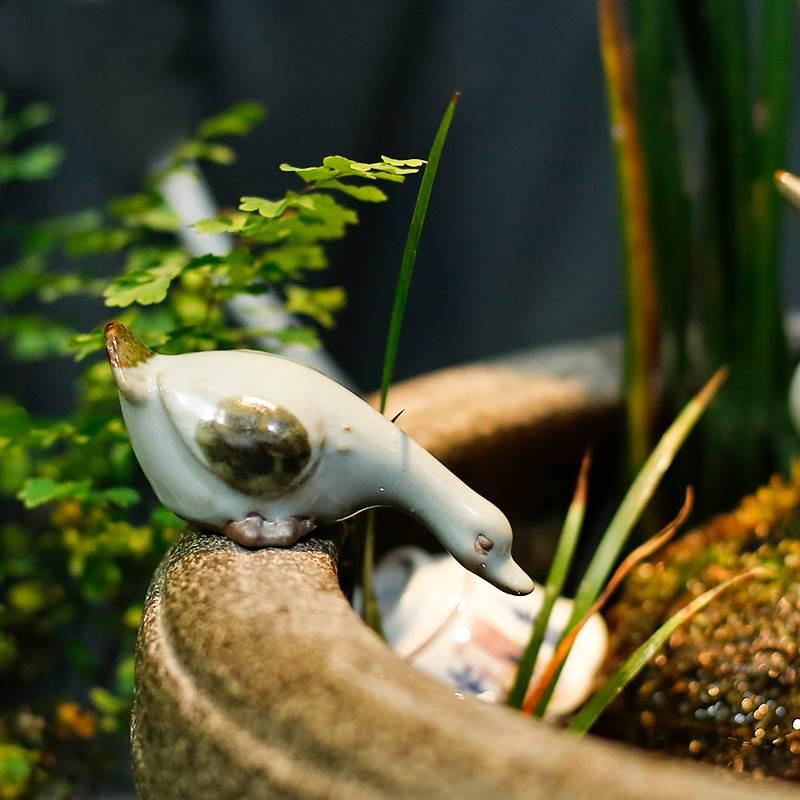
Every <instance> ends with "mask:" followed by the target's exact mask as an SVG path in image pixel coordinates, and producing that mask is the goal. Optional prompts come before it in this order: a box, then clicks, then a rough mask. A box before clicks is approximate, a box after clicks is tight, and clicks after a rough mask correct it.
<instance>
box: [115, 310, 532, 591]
mask: <svg viewBox="0 0 800 800" xmlns="http://www.w3.org/2000/svg"><path fill="white" fill-rule="evenodd" d="M105 336H106V349H107V352H108V357H109V361H110V363H111V367H112V370H113V373H114V377H115V379H116V382H117V386H118V387H119V393H120V402H121V405H122V413H123V416H124V417H125V422H126V424H127V426H128V432H129V434H130V438H131V443H132V445H133V449H134V452H135V453H136V457H137V458H138V460H139V463H140V464H141V467H142V469H143V470H144V473H145V475H146V476H147V478H148V480H149V481H150V483H151V485H152V487H153V489H154V491H155V493H156V495H157V496H158V498H159V500H161V502H162V503H163V504H164V505H165V506H167V507H168V508H169V509H171V510H172V511H173V512H175V513H176V514H177V515H178V516H180V517H182V518H184V519H186V520H189V521H192V522H195V523H197V524H200V525H203V526H205V527H207V528H211V529H213V530H217V531H221V532H223V533H224V534H225V535H226V536H228V537H229V538H231V539H233V540H234V541H236V542H238V543H239V544H242V545H244V546H248V547H265V546H277V547H284V546H289V545H291V544H293V543H295V542H296V541H297V540H298V539H300V538H301V537H302V536H304V535H305V534H307V533H309V532H310V531H312V530H313V529H314V528H316V527H317V526H319V525H325V524H328V523H332V522H335V521H338V520H342V519H346V518H347V517H349V516H352V515H353V514H354V513H356V512H358V511H361V510H363V509H365V508H370V507H373V506H391V507H394V508H397V509H400V510H402V511H405V512H407V513H409V514H411V515H412V516H414V517H416V518H417V519H419V520H420V521H421V522H422V523H423V524H424V525H426V526H427V527H428V528H429V529H430V530H431V531H432V532H433V533H434V535H435V536H436V537H437V538H438V539H439V540H440V541H441V543H442V544H443V545H444V547H445V548H446V549H447V550H448V551H449V552H450V553H452V555H453V556H454V557H455V558H456V559H457V560H458V561H459V562H460V563H461V564H462V565H463V566H464V567H466V568H467V569H468V570H470V571H472V572H474V573H476V574H478V575H480V576H481V577H482V578H485V579H486V580H487V581H489V582H490V583H492V584H494V585H495V586H497V587H498V588H500V589H502V590H504V591H506V592H509V593H513V594H519V595H524V594H528V593H530V592H531V591H532V590H533V583H532V581H531V579H530V578H529V577H528V576H527V575H526V574H525V573H524V572H523V571H522V569H521V568H520V567H519V566H518V565H517V564H516V563H515V562H514V560H513V559H512V557H511V543H512V532H511V526H510V524H509V522H508V520H507V519H506V517H505V516H504V515H503V513H502V512H501V511H500V510H499V509H498V508H496V507H495V506H494V505H492V504H491V503H490V502H488V501H487V500H485V499H484V498H483V497H481V496H480V495H479V494H477V493H476V492H474V491H473V490H472V489H470V488H469V487H468V486H467V485H466V484H464V483H463V482H462V481H461V480H459V479H458V478H457V477H456V476H455V475H453V474H452V473H451V472H450V471H449V470H447V469H446V468H445V467H444V466H443V465H442V464H441V463H439V461H437V460H436V459H435V458H434V457H433V456H432V455H431V454H430V453H428V452H427V451H426V450H425V449H423V448H422V447H420V446H419V445H418V444H416V443H415V442H414V441H413V440H412V439H411V438H409V437H408V436H407V435H406V434H405V433H403V431H402V430H400V428H398V427H397V426H396V425H394V424H393V423H392V422H391V421H389V420H388V419H386V418H385V417H384V416H383V415H381V414H379V413H378V412H377V411H376V410H375V409H373V408H372V407H371V406H369V405H368V404H367V403H365V402H364V401H363V400H361V399H360V398H359V397H358V396H357V395H355V394H353V393H352V392H350V391H349V390H347V389H345V388H344V387H343V386H340V385H339V384H337V383H336V382H334V381H332V380H331V379H329V378H327V377H325V376H324V375H322V374H321V373H319V372H317V371H316V370H313V369H311V368H309V367H306V366H304V365H302V364H299V363H297V362H294V361H291V360H289V359H286V358H281V357H279V356H274V355H270V354H267V353H261V352H255V351H250V350H232V351H224V352H201V353H188V354H185V355H178V356H166V355H160V354H157V353H154V352H152V351H151V350H149V349H148V348H147V347H145V346H144V345H143V344H142V343H141V342H140V341H139V340H138V339H137V338H136V337H135V336H134V335H133V333H131V331H129V330H128V329H127V328H126V327H125V326H124V325H121V324H120V323H118V322H112V323H110V324H109V325H108V326H107V327H106V332H105Z"/></svg>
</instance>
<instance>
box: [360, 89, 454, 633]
mask: <svg viewBox="0 0 800 800" xmlns="http://www.w3.org/2000/svg"><path fill="white" fill-rule="evenodd" d="M460 99H461V92H454V93H453V96H452V97H451V98H450V102H449V103H448V104H447V108H446V109H445V112H444V116H443V117H442V121H441V122H440V123H439V129H438V130H437V131H436V136H435V137H434V139H433V144H432V145H431V151H430V154H429V155H428V166H427V167H426V168H425V172H424V173H423V176H422V182H421V183H420V187H419V192H418V193H417V202H416V204H415V206H414V213H413V214H412V216H411V223H410V224H409V227H408V236H407V237H406V244H405V248H404V249H403V258H402V261H401V263H400V276H399V278H398V280H397V287H396V289H395V293H394V303H393V305H392V317H391V320H390V322H389V335H388V337H387V340H386V353H385V354H384V357H383V371H382V373H381V400H380V412H381V414H383V413H384V412H385V411H386V399H387V397H388V396H389V386H391V383H392V376H393V375H394V367H395V364H396V362H397V351H398V349H399V347H400V333H401V332H402V329H403V317H404V316H405V310H406V303H407V301H408V291H409V289H410V287H411V277H412V275H413V274H414V264H415V262H416V260H417V251H418V250H419V242H420V238H421V237H422V229H423V227H424V225H425V217H426V215H427V213H428V204H429V203H430V199H431V192H432V191H433V184H434V183H435V181H436V173H437V172H438V170H439V161H440V160H441V157H442V151H443V150H444V145H445V142H446V141H447V134H448V132H449V130H450V124H451V123H452V121H453V115H454V114H455V111H456V106H457V105H458V101H459V100H460ZM366 516H367V522H366V528H365V532H364V557H363V559H364V560H363V561H362V564H361V582H362V588H363V590H364V621H365V622H366V623H367V624H368V625H369V626H370V627H371V628H372V629H373V630H374V631H375V632H376V633H379V634H381V635H382V627H383V626H382V624H381V619H380V608H379V607H378V601H377V599H376V597H375V587H374V581H373V570H374V553H375V513H374V512H373V511H368V512H367V515H366Z"/></svg>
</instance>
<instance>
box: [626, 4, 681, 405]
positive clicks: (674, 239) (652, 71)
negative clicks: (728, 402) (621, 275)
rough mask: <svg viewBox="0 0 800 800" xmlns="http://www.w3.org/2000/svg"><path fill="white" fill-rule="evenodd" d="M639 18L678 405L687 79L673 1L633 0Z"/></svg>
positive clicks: (669, 380) (642, 89)
mask: <svg viewBox="0 0 800 800" xmlns="http://www.w3.org/2000/svg"><path fill="white" fill-rule="evenodd" d="M633 18H634V40H633V46H634V57H635V72H636V75H635V77H636V80H637V90H638V118H639V126H640V132H641V139H642V150H643V152H644V158H645V167H646V171H647V179H648V192H649V198H650V215H651V218H650V224H651V231H652V237H653V246H654V254H655V255H654V263H655V274H656V281H657V286H658V292H659V298H660V301H661V303H660V311H661V312H662V324H663V333H664V344H665V348H664V352H663V354H662V359H663V368H664V392H665V395H666V399H667V402H668V404H669V409H670V413H672V412H673V411H674V410H676V409H678V408H680V407H681V406H682V405H683V404H684V403H685V402H686V400H687V399H688V396H689V356H688V352H687V333H688V325H689V315H690V296H691V263H692V221H691V205H690V202H689V196H688V194H687V190H686V177H685V174H684V173H685V166H686V165H685V160H686V159H685V153H684V141H683V139H682V136H681V134H682V131H681V130H680V127H681V126H680V122H682V121H683V120H680V119H679V115H678V106H677V95H678V92H679V90H680V89H681V88H684V89H685V88H686V87H683V86H682V84H681V81H680V74H679V70H678V58H677V49H678V48H677V44H678V26H677V22H678V19H677V16H676V8H675V4H674V3H673V2H671V1H670V2H661V1H660V0H656V2H652V0H634V2H633ZM681 96H683V95H681Z"/></svg>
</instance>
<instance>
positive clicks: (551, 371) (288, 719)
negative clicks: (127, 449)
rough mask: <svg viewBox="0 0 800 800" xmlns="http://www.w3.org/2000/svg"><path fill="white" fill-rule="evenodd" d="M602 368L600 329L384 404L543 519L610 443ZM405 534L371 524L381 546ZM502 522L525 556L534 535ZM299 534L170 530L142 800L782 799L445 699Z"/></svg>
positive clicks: (319, 545)
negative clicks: (586, 461)
mask: <svg viewBox="0 0 800 800" xmlns="http://www.w3.org/2000/svg"><path fill="white" fill-rule="evenodd" d="M618 364H619V347H618V345H617V344H616V343H615V342H613V341H610V342H609V341H605V342H599V343H592V344H591V345H589V346H585V345H582V346H576V347H566V348H557V349H554V350H552V351H545V352H538V353H535V354H533V355H531V354H522V355H519V356H515V357H512V358H508V359H504V360H502V361H501V362H493V363H487V364H479V365H475V366H470V367H464V368H455V369H449V370H444V371H442V372H439V373H434V374H432V375H428V376H423V377H422V378H417V379H414V380H412V381H409V382H407V383H405V384H400V385H398V386H397V387H396V388H395V389H393V391H392V393H391V395H390V409H389V411H390V413H392V414H393V413H396V412H397V411H399V410H400V409H405V412H404V414H403V415H402V417H401V418H400V420H399V421H398V424H400V425H401V426H402V427H403V428H404V430H406V431H407V432H408V433H409V434H410V435H411V436H413V437H414V438H415V439H417V441H419V442H420V443H421V444H422V445H424V446H425V447H427V448H428V449H430V450H431V451H432V452H433V453H434V454H435V455H436V456H437V457H438V458H440V459H441V460H442V461H444V462H445V463H446V464H447V465H448V466H450V467H451V468H452V469H454V470H455V471H456V472H457V473H458V474H459V475H460V476H461V477H462V478H464V479H465V480H466V481H467V482H469V483H470V484H471V485H473V486H474V487H475V488H476V489H478V490H479V491H481V492H483V493H485V494H486V495H487V496H488V497H489V498H490V499H492V500H494V501H496V502H498V503H500V504H501V506H502V507H503V508H504V510H507V511H508V512H509V515H510V516H511V518H512V521H514V520H515V519H540V518H541V519H545V518H547V516H548V514H550V515H557V516H560V515H561V514H562V513H563V510H564V508H565V502H566V499H567V498H568V496H569V493H570V491H571V486H572V483H573V481H574V477H575V471H576V467H577V464H578V461H579V459H580V455H581V453H582V451H583V449H584V447H585V446H586V444H587V443H588V442H590V441H591V442H593V443H594V444H595V448H596V452H597V453H598V455H601V454H602V453H603V452H605V451H608V450H610V449H613V443H614V442H615V441H617V440H618V438H619V437H618V436H617V432H618V427H617V423H618V419H619V400H618V396H617V386H618V381H619V374H618V366H617V365H618ZM595 472H596V473H598V474H599V478H598V480H601V479H602V469H600V470H598V469H597V466H596V469H595ZM412 527H413V526H412ZM404 530H405V529H404V527H403V524H402V523H398V521H397V520H396V519H395V520H389V521H388V522H387V524H386V526H382V527H381V529H380V534H379V535H380V536H381V539H382V544H383V545H384V547H386V546H389V545H391V546H394V545H397V544H401V543H404V539H403V536H404V533H403V531H404ZM519 530H520V531H521V534H519V533H518V536H517V542H516V547H517V549H518V550H519V551H520V552H519V553H518V555H519V558H520V560H521V561H522V563H523V564H524V563H526V561H528V562H530V561H531V560H535V555H536V552H537V548H538V547H539V545H538V544H537V541H536V539H537V537H536V533H537V530H538V528H537V527H536V526H529V527H528V528H524V527H521V528H520V529H519ZM317 533H318V535H316V536H314V537H312V538H308V539H306V540H304V541H301V542H300V543H298V544H297V545H296V546H294V547H292V548H289V549H264V550H257V551H254V550H247V549H245V548H242V547H240V546H238V545H236V544H234V543H232V542H230V541H228V540H226V539H224V538H222V537H220V536H217V535H213V534H209V533H204V532H200V531H198V530H193V529H188V530H187V531H186V532H185V533H184V535H183V536H182V538H181V539H180V541H179V542H178V543H177V544H176V545H175V546H174V547H173V548H172V550H171V551H170V552H169V553H168V555H167V556H166V558H165V560H164V562H163V563H162V564H161V566H160V568H159V570H158V571H157V573H156V575H155V576H154V578H153V582H152V584H151V587H150V591H149V594H148V598H147V602H146V606H145V612H144V617H143V622H142V626H141V630H140V634H139V643H138V648H137V664H136V685H137V689H136V703H135V709H134V718H133V722H132V741H133V763H134V773H135V778H136V783H137V789H138V791H139V793H140V796H141V797H142V798H143V800H178V799H179V798H187V799H188V798H191V800H256V798H259V799H260V798H344V799H345V800H355V799H356V798H359V799H360V798H406V797H407V798H455V797H457V798H463V799H464V800H468V799H469V798H509V799H513V798H523V797H525V798H533V797H542V798H553V799H554V800H555V798H565V799H566V798H569V799H570V800H583V798H586V800H590V798H591V800H602V799H603V798H620V800H622V799H623V798H625V799H627V798H630V799H631V800H632V799H633V798H637V800H638V798H652V799H653V800H661V799H662V798H663V800H667V798H669V799H670V800H693V798H697V800H714V798H720V799H722V798H725V800H737V798H743V799H744V798H751V797H752V794H753V792H754V791H758V793H759V795H760V796H761V797H763V798H765V800H770V798H782V797H789V796H790V793H791V796H794V794H795V792H794V791H792V789H793V787H791V786H790V785H783V784H769V783H764V782H760V783H758V784H755V783H754V782H753V781H752V780H751V779H747V778H741V777H739V776H736V775H734V774H732V773H729V772H725V771H721V770H718V769H715V768H712V767H708V766H704V765H700V764H692V763H688V762H683V761H677V760H669V759H665V758H663V757H660V756H657V755H653V754H652V753H647V752H644V751H639V750H637V749H635V748H631V747H627V746H624V745H620V744H616V743H612V742H608V741H604V740H601V739H598V738H596V737H591V736H589V737H586V738H584V739H581V740H578V739H576V738H575V737H573V736H571V735H569V734H568V733H565V732H562V731H559V730H557V729H555V728H552V727H549V726H547V725H545V724H543V723H539V722H535V721H531V720H530V719H528V718H525V717H523V716H521V715H519V714H518V713H516V712H513V711H510V710H508V709H506V708H503V707H499V706H490V705H486V704H484V703H481V702H480V701H478V700H475V699H472V698H464V699H462V698H459V697H457V696H455V695H454V694H453V693H452V692H451V691H450V690H448V689H447V688H446V687H444V686H442V685H441V684H440V683H438V682H436V681H435V680H434V679H432V678H430V677H428V676H426V675H424V674H422V673H420V672H419V671H417V670H416V669H414V668H413V667H411V666H410V665H408V664H407V663H405V662H404V661H403V660H401V659H400V658H398V657H397V656H396V655H395V654H394V653H393V652H392V651H391V650H390V649H389V648H388V647H387V645H386V644H385V643H384V642H383V641H382V640H381V639H380V638H379V637H378V636H376V635H375V634H374V633H373V632H372V631H371V630H369V629H368V628H367V627H366V626H365V625H364V624H363V623H362V622H361V620H360V619H359V618H358V616H357V615H356V614H355V613H354V611H353V610H352V608H351V606H350V605H349V603H348V601H347V599H346V598H345V596H344V594H343V593H342V591H341V589H340V587H339V581H338V575H337V531H336V530H335V529H333V528H332V529H328V530H325V529H323V530H320V531H318V532H317ZM413 536H416V537H420V536H423V537H424V534H422V533H420V532H419V531H417V532H415V533H414V534H413ZM431 543H432V540H431V539H430V538H429V539H428V540H427V544H428V545H429V546H430V545H431ZM545 549H546V548H545Z"/></svg>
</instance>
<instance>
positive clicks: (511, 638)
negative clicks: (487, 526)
mask: <svg viewBox="0 0 800 800" xmlns="http://www.w3.org/2000/svg"><path fill="white" fill-rule="evenodd" d="M375 588H376V593H377V596H378V602H379V604H380V606H381V611H382V612H383V626H384V632H385V633H386V638H387V639H388V641H389V643H390V644H391V646H392V648H393V649H394V650H395V651H396V652H397V653H398V654H399V655H400V656H402V657H404V658H407V659H408V660H409V661H411V662H412V663H413V664H415V665H416V666H417V667H419V668H420V669H423V670H425V671H426V672H428V673H430V674H432V675H434V676H436V677H437V678H439V679H440V680H442V681H443V682H445V683H447V684H449V685H450V686H452V687H453V689H454V690H455V691H456V692H460V693H462V694H474V695H477V696H478V697H480V698H481V699H483V700H487V701H489V702H499V701H502V700H503V699H504V698H505V697H506V695H507V693H508V691H509V689H510V688H511V683H512V681H513V678H514V673H515V671H516V666H517V662H518V661H519V658H520V656H521V655H522V651H523V650H524V648H525V645H526V644H527V642H528V638H529V637H530V633H531V627H532V625H533V622H534V620H535V619H536V615H537V613H538V612H539V608H540V607H541V603H542V599H543V597H544V590H543V589H541V588H540V587H536V588H535V590H534V592H533V593H532V594H530V595H528V596H527V597H511V596H509V595H507V594H503V593H502V592H499V591H497V590H496V589H495V588H493V587H492V586H489V585H488V584H486V583H484V582H482V581H478V580H475V577H474V576H473V575H469V574H466V573H464V571H463V570H462V569H461V568H460V567H459V566H458V565H457V564H456V562H455V561H454V560H453V559H452V558H450V557H449V556H447V555H437V556H432V555H429V554H428V553H425V552H424V551H423V550H420V549H418V548H414V547H404V548H401V549H399V550H395V551H393V552H391V553H389V554H388V555H387V556H386V557H385V558H384V559H383V560H382V562H381V564H380V565H379V567H378V569H377V570H376V573H375ZM571 612H572V601H570V600H566V599H564V598H559V600H557V601H556V605H555V607H554V609H553V613H552V614H551V616H550V625H549V628H548V631H547V634H546V636H545V641H544V644H543V645H542V648H541V650H540V652H539V657H538V660H537V664H536V671H535V672H534V678H535V677H536V675H538V674H539V673H540V672H541V670H542V669H543V668H544V666H545V665H546V664H547V662H548V661H549V660H550V657H551V656H552V654H553V650H554V648H555V646H556V644H557V642H558V639H559V637H560V634H561V631H562V630H563V628H564V626H565V625H566V623H567V621H568V618H569V616H570V613H571ZM607 645H608V633H607V630H606V625H605V622H604V621H603V619H602V617H601V616H600V615H599V614H595V615H594V616H593V617H592V618H591V619H590V620H589V621H588V622H587V624H586V625H585V626H584V628H583V630H582V631H581V632H580V634H578V637H577V639H576V641H575V644H574V646H573V648H572V650H571V652H570V655H569V656H568V658H567V660H566V662H565V664H564V669H563V671H562V673H561V676H560V677H559V680H558V683H557V684H556V689H555V692H554V693H553V697H552V699H551V701H550V704H549V706H548V716H550V717H553V716H560V715H563V714H567V713H569V712H571V711H574V710H575V709H576V708H577V707H578V706H580V705H581V703H583V702H584V701H585V700H586V699H587V697H588V696H589V693H590V692H591V689H592V684H593V681H594V678H595V676H596V674H597V672H598V670H599V669H600V666H601V665H602V663H603V659H604V657H605V654H606V648H607Z"/></svg>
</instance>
